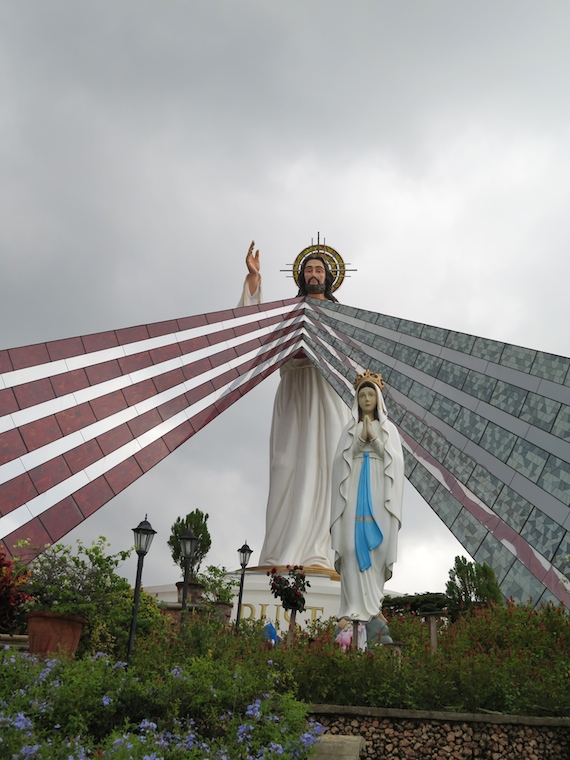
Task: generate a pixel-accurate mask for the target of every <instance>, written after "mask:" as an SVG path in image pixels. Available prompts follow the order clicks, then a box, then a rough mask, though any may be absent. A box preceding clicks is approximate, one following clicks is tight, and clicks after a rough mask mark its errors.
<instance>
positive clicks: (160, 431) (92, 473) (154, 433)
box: [0, 342, 301, 538]
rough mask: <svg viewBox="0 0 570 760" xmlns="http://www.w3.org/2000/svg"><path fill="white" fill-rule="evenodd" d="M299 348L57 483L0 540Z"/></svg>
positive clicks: (7, 521)
mask: <svg viewBox="0 0 570 760" xmlns="http://www.w3.org/2000/svg"><path fill="white" fill-rule="evenodd" d="M300 345H301V343H300V342H299V343H298V344H294V345H293V346H291V347H289V348H288V349H284V350H283V351H282V352H279V353H278V354H276V355H275V356H273V357H271V359H270V360H268V361H267V362H264V363H262V364H259V365H257V366H256V367H254V368H252V369H251V370H249V371H248V372H247V373H246V374H245V375H243V376H241V377H240V378H235V379H234V380H232V381H229V382H228V383H227V384H226V385H224V386H222V387H221V388H218V389H217V390H215V391H213V392H212V393H210V394H209V395H208V396H205V397H204V398H203V399H200V400H199V401H197V402H196V403H194V404H192V406H190V407H189V408H187V409H184V410H182V411H181V412H179V413H178V414H176V415H174V416H173V417H170V418H169V419H168V420H165V421H163V422H161V423H159V424H158V425H156V426H155V427H154V428H152V429H151V430H148V431H146V432H145V433H143V434H141V435H140V436H139V437H138V438H136V439H134V440H133V441H129V442H128V443H127V444H125V445H124V446H122V447H120V448H119V449H116V450H115V451H113V452H111V453H110V454H108V455H107V456H105V457H103V458H102V459H99V460H98V461H97V462H94V463H93V464H92V465H89V466H88V467H87V468H85V469H84V470H82V471H81V472H78V473H76V474H75V475H72V476H71V477H70V478H67V479H66V480H64V481H62V482H61V483H58V484H57V485H56V486H54V487H53V488H51V489H49V490H48V491H45V492H44V493H43V494H40V495H39V496H37V497H35V498H34V499H31V500H30V501H29V502H27V503H26V504H24V505H22V506H21V507H19V508H18V509H15V510H14V511H13V512H11V513H10V514H9V515H6V516H5V517H1V518H0V538H4V537H5V536H7V535H8V534H9V533H11V532H12V531H13V530H16V529H17V528H18V527H21V526H23V525H25V524H26V523H27V522H28V521H29V520H30V519H32V518H33V517H36V516H38V515H40V514H42V513H43V512H46V511H47V510H48V509H50V508H51V507H52V506H54V505H55V504H57V503H58V502H60V501H61V500H62V499H65V498H66V497H68V496H70V495H71V494H73V493H75V491H77V490H78V489H79V488H82V487H83V486H84V485H87V484H88V483H89V482H92V481H93V480H96V479H97V478H98V477H100V476H101V475H104V474H105V473H106V472H108V471H109V470H110V469H112V468H113V467H116V466H117V465H118V464H121V463H122V462H124V461H126V460H127V459H128V458H129V457H131V456H132V455H133V454H135V453H137V451H141V450H142V449H143V448H145V447H146V446H148V445H149V444H151V443H153V442H154V441H156V440H158V439H159V438H161V437H162V436H164V435H165V434H166V433H168V432H170V431H171V430H174V429H175V428H176V427H178V426H179V425H180V424H182V423H183V422H184V421H186V420H189V419H192V417H194V416H195V415H196V414H199V413H200V412H201V411H203V410H204V409H207V408H208V407H210V406H212V405H213V404H215V403H216V401H219V400H220V399H221V398H222V397H223V396H224V395H225V394H226V393H227V392H228V391H229V390H235V388H238V387H240V386H241V385H244V384H245V383H247V382H248V381H249V380H250V379H251V378H252V377H255V375H257V374H259V373H260V372H262V371H263V370H264V369H266V368H267V367H270V366H273V365H274V364H276V363H278V362H279V361H280V360H281V359H283V358H286V357H287V356H290V355H291V354H292V353H294V352H296V351H297V350H298V349H299V347H300ZM238 381H239V382H238ZM24 518H25V519H24ZM14 526H15V527H14Z"/></svg>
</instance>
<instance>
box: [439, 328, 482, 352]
mask: <svg viewBox="0 0 570 760" xmlns="http://www.w3.org/2000/svg"><path fill="white" fill-rule="evenodd" d="M474 343H475V336H474V335H467V333H460V332H455V331H454V330H450V332H449V334H448V336H447V338H446V341H445V345H446V346H447V348H453V349H454V350H455V351H462V352H463V353H464V354H469V353H471V349H472V348H473V344H474Z"/></svg>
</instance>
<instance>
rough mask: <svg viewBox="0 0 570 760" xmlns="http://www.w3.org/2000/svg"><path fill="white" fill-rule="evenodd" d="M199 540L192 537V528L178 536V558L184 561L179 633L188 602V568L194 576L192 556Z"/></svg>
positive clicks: (182, 627)
mask: <svg viewBox="0 0 570 760" xmlns="http://www.w3.org/2000/svg"><path fill="white" fill-rule="evenodd" d="M199 543H200V539H199V538H197V537H196V536H195V535H194V531H193V530H192V528H186V530H185V531H184V533H183V534H182V535H181V536H180V556H181V557H182V559H183V560H184V584H183V586H182V610H181V613H180V633H182V632H183V631H184V618H185V617H186V616H185V612H186V602H187V600H188V575H189V572H190V566H192V575H194V556H195V554H196V550H197V549H198V544H199Z"/></svg>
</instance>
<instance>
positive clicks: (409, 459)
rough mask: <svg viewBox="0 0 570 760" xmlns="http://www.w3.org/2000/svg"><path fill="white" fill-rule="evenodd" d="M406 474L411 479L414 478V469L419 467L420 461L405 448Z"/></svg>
mask: <svg viewBox="0 0 570 760" xmlns="http://www.w3.org/2000/svg"><path fill="white" fill-rule="evenodd" d="M403 451H404V474H405V475H406V477H407V478H408V480H409V479H410V477H411V476H412V473H413V471H414V469H415V468H416V467H417V466H418V461H417V459H416V458H415V456H414V455H413V454H411V453H410V452H409V451H408V449H406V448H404V450H403Z"/></svg>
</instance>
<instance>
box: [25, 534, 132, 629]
mask: <svg viewBox="0 0 570 760" xmlns="http://www.w3.org/2000/svg"><path fill="white" fill-rule="evenodd" d="M108 546H109V544H108V543H107V541H106V540H105V539H104V538H103V537H102V536H101V537H100V538H99V540H98V541H97V542H94V543H93V544H92V545H91V546H85V545H84V544H82V543H81V541H78V542H77V550H76V551H73V547H71V546H66V545H65V544H54V545H52V546H47V547H46V548H45V550H44V551H43V552H42V554H40V555H39V556H38V557H37V558H36V559H35V560H33V562H32V563H31V567H30V577H29V579H28V582H27V584H26V588H25V590H26V592H27V593H28V594H29V595H30V597H31V600H30V601H29V602H27V603H26V607H27V609H28V611H29V612H36V611H47V612H57V613H59V614H61V615H80V616H83V617H89V615H90V614H92V613H94V612H95V611H96V610H98V609H99V608H100V607H101V605H103V604H105V603H106V602H107V601H108V600H109V599H110V598H111V597H112V596H113V594H115V593H116V592H127V591H129V589H130V584H129V583H128V581H127V580H126V579H125V578H121V577H120V576H119V575H117V573H116V572H115V570H116V569H117V567H118V565H119V564H120V562H122V561H124V560H125V559H126V558H127V557H128V556H129V554H130V551H122V552H118V554H113V555H107V554H106V549H107V548H108Z"/></svg>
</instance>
